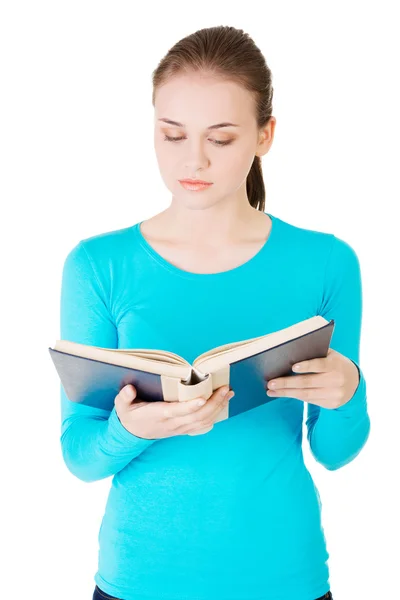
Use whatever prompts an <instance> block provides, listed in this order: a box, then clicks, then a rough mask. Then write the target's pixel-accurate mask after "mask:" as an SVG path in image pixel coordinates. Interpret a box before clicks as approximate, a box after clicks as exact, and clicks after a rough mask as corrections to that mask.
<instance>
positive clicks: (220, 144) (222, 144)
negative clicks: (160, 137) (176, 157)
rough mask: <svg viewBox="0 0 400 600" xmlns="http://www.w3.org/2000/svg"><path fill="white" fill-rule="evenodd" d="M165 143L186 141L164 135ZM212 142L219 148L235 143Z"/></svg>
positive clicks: (229, 141)
mask: <svg viewBox="0 0 400 600" xmlns="http://www.w3.org/2000/svg"><path fill="white" fill-rule="evenodd" d="M164 136H165V137H164V141H165V142H179V140H184V139H185V138H184V137H170V136H168V135H166V134H164ZM211 141H212V142H214V144H217V146H227V145H228V144H231V143H232V142H233V140H227V141H225V142H221V141H220V140H211Z"/></svg>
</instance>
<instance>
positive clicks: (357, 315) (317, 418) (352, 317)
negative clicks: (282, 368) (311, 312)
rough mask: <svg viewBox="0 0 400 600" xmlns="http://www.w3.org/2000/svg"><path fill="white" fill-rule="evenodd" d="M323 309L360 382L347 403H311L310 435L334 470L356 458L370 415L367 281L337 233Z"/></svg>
mask: <svg viewBox="0 0 400 600" xmlns="http://www.w3.org/2000/svg"><path fill="white" fill-rule="evenodd" d="M319 314H321V316H323V317H324V318H325V319H327V320H330V319H334V320H335V327H334V331H333V335H332V341H331V344H330V346H331V348H333V349H334V350H336V351H337V352H340V353H341V354H343V355H344V356H347V357H348V358H349V359H350V360H351V361H352V362H353V363H354V364H355V365H356V367H357V369H358V372H359V384H358V387H357V389H356V391H355V393H354V395H353V396H352V398H351V399H350V400H349V401H348V402H347V403H346V404H344V405H343V406H340V407H339V408H335V409H328V408H323V407H320V406H317V405H315V404H308V405H307V406H308V415H307V420H306V427H307V439H308V441H309V444H310V449H311V453H312V454H313V456H314V458H315V459H316V460H317V461H318V462H319V463H321V464H322V465H323V466H324V467H325V468H326V469H328V470H330V471H333V470H335V469H339V468H340V467H343V466H344V465H346V464H347V463H349V462H350V461H352V460H353V459H354V458H355V457H356V456H357V454H359V452H360V450H361V449H362V448H363V446H364V445H365V443H366V441H367V439H368V436H369V432H370V420H369V416H368V412H367V390H366V382H365V379H364V375H363V373H362V371H361V369H360V366H359V362H360V361H359V354H360V335H361V323H362V281H361V271H360V264H359V260H358V257H357V255H356V253H355V252H354V250H353V249H352V247H351V246H350V245H349V244H347V243H346V242H345V241H343V240H341V239H339V238H337V237H335V236H333V237H332V245H331V250H330V254H329V257H328V262H327V265H326V272H325V283H324V297H323V299H322V305H321V309H320V311H319Z"/></svg>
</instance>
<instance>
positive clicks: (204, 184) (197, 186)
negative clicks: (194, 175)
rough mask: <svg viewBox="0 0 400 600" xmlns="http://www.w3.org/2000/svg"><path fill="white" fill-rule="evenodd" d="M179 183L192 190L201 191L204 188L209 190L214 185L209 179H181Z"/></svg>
mask: <svg viewBox="0 0 400 600" xmlns="http://www.w3.org/2000/svg"><path fill="white" fill-rule="evenodd" d="M179 183H180V184H181V186H182V187H183V188H184V189H185V190H188V191H190V192H200V191H202V190H207V189H208V188H210V187H211V186H212V183H209V182H208V181H199V180H193V179H179Z"/></svg>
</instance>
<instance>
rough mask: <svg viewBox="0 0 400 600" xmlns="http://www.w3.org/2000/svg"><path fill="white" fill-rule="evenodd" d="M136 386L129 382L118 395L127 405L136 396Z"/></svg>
mask: <svg viewBox="0 0 400 600" xmlns="http://www.w3.org/2000/svg"><path fill="white" fill-rule="evenodd" d="M136 394H137V392H136V388H135V386H133V385H132V384H128V385H126V386H124V387H123V388H122V389H121V390H120V391H119V394H118V396H119V397H120V398H121V400H122V402H123V403H124V404H125V405H129V404H130V403H131V402H132V400H134V399H135V398H136Z"/></svg>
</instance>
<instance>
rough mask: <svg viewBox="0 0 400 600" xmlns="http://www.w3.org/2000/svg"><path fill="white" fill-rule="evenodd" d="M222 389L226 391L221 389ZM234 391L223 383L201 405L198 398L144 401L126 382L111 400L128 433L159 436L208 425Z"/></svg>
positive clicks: (148, 437)
mask: <svg viewBox="0 0 400 600" xmlns="http://www.w3.org/2000/svg"><path fill="white" fill-rule="evenodd" d="M224 389H225V390H226V391H227V392H228V394H227V395H224V394H222V393H221V392H222V391H223V390H224ZM234 395H235V393H234V392H233V391H229V386H223V387H221V388H218V389H217V390H215V392H214V393H213V394H212V396H210V397H209V399H208V400H206V401H205V404H204V405H203V406H199V405H198V402H199V400H201V398H194V399H193V400H187V401H185V402H179V401H175V402H168V401H162V402H145V401H141V400H139V399H136V388H135V387H134V386H133V385H131V384H128V385H126V386H125V387H123V388H122V389H121V390H120V392H119V393H118V395H117V396H116V397H115V401H114V403H115V410H116V412H117V415H118V418H119V420H120V421H121V424H122V425H123V426H124V427H125V429H127V430H128V431H129V432H130V433H132V434H133V435H136V436H138V437H141V438H144V439H160V438H167V437H172V436H175V435H185V434H190V433H196V431H200V430H201V429H204V428H207V430H210V429H212V428H213V426H214V422H215V419H216V418H217V416H218V415H219V414H220V412H221V410H222V409H223V408H224V407H225V406H226V405H227V404H228V402H229V400H230V399H231V398H233V396H234ZM203 400H204V398H203Z"/></svg>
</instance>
